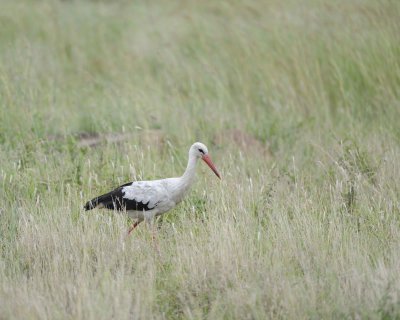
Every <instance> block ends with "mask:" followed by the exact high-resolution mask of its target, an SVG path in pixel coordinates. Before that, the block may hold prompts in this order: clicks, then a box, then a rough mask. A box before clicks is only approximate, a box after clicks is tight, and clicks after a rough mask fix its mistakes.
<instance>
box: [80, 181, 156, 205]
mask: <svg viewBox="0 0 400 320" xmlns="http://www.w3.org/2000/svg"><path fill="white" fill-rule="evenodd" d="M131 184H132V182H128V183H125V184H123V185H122V186H119V187H118V188H117V189H115V190H113V191H111V192H109V193H106V194H103V195H101V196H99V197H96V198H94V199H92V200H90V201H88V202H86V204H85V207H84V209H85V210H92V209H94V208H96V207H97V206H99V205H102V206H103V207H104V208H107V209H111V210H118V211H123V210H136V211H149V210H152V209H154V208H155V206H154V207H152V208H150V207H149V202H150V201H149V202H147V203H143V202H141V201H135V199H132V200H131V199H126V198H124V194H125V193H124V192H123V191H122V189H123V188H124V187H126V186H129V185H131Z"/></svg>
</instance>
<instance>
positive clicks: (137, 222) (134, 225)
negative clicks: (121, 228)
mask: <svg viewBox="0 0 400 320" xmlns="http://www.w3.org/2000/svg"><path fill="white" fill-rule="evenodd" d="M141 222H142V221H141V220H138V221H136V222H135V223H134V224H133V225H132V227H130V229H129V230H128V236H129V235H130V234H131V232H132V231H133V229H135V228H136V227H137V226H138V224H139V223H141Z"/></svg>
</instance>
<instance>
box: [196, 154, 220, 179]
mask: <svg viewBox="0 0 400 320" xmlns="http://www.w3.org/2000/svg"><path fill="white" fill-rule="evenodd" d="M201 159H203V161H204V162H205V163H207V165H208V166H209V167H210V169H211V170H212V171H214V173H215V175H216V176H217V177H218V178H220V179H221V176H220V175H219V172H218V170H217V168H216V167H215V166H214V163H213V162H212V161H211V158H210V156H209V155H208V154H206V155H204V156H202V157H201Z"/></svg>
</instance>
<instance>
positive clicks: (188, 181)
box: [180, 154, 197, 188]
mask: <svg viewBox="0 0 400 320" xmlns="http://www.w3.org/2000/svg"><path fill="white" fill-rule="evenodd" d="M196 164H197V157H196V156H193V155H191V154H189V160H188V164H187V167H186V170H185V172H184V173H183V175H182V176H181V177H180V180H181V185H182V187H183V188H189V187H190V186H191V185H192V184H193V182H194V175H195V173H196Z"/></svg>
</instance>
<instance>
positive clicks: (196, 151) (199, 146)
mask: <svg viewBox="0 0 400 320" xmlns="http://www.w3.org/2000/svg"><path fill="white" fill-rule="evenodd" d="M189 155H190V156H195V157H196V158H201V159H202V160H203V161H204V162H205V163H207V165H208V166H209V167H210V169H211V170H212V171H213V172H214V173H215V174H216V176H217V177H218V178H220V179H221V176H220V174H219V172H218V170H217V168H216V167H215V165H214V163H213V162H212V161H211V158H210V156H209V154H208V149H207V147H206V146H205V145H204V144H203V143H201V142H196V143H194V144H193V145H192V146H191V147H190V150H189Z"/></svg>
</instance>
